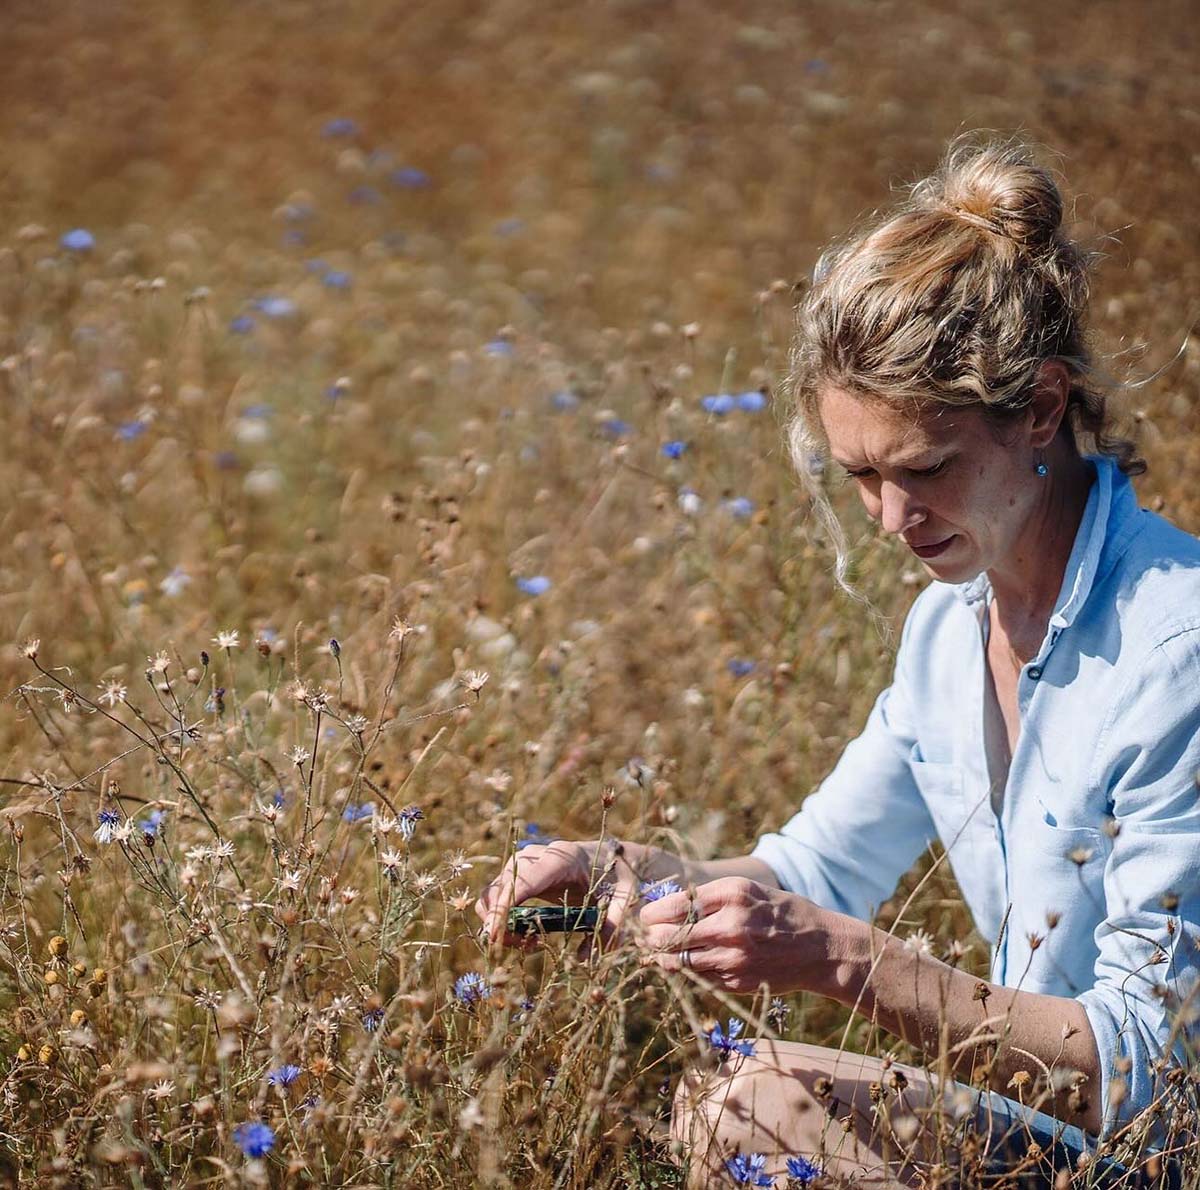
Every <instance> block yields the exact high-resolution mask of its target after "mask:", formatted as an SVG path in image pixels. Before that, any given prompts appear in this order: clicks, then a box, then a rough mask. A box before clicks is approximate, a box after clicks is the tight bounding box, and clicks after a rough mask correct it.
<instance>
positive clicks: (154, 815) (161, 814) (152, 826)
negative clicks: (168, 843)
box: [138, 810, 167, 838]
mask: <svg viewBox="0 0 1200 1190" xmlns="http://www.w3.org/2000/svg"><path fill="white" fill-rule="evenodd" d="M166 817H167V812H166V810H151V811H150V815H149V817H147V818H143V819H142V821H141V822H139V823H138V826H139V827H141V831H142V834H143V835H149V836H150V837H151V838H154V837H155V836H156V835H157V834H158V832H159V830H160V829H161V828H162V824H163V820H164V819H165V818H166Z"/></svg>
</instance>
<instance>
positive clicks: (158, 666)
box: [146, 652, 171, 674]
mask: <svg viewBox="0 0 1200 1190" xmlns="http://www.w3.org/2000/svg"><path fill="white" fill-rule="evenodd" d="M170 664H171V658H170V657H168V656H167V655H166V653H164V652H158V653H155V654H154V656H153V657H147V658H146V666H147V668H148V669H149V670H150V672H151V673H156V674H165V673H166V672H167V666H168V665H170Z"/></svg>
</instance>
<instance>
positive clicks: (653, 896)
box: [638, 880, 683, 901]
mask: <svg viewBox="0 0 1200 1190" xmlns="http://www.w3.org/2000/svg"><path fill="white" fill-rule="evenodd" d="M677 892H683V889H682V888H681V887H680V886H679V885H678V884H676V883H675V881H674V880H643V881H642V883H641V884H640V885H639V886H638V895H639V896H640V897H641V898H642V900H643V901H661V900H662V899H663V897H669V896H670V895H671V894H672V893H677Z"/></svg>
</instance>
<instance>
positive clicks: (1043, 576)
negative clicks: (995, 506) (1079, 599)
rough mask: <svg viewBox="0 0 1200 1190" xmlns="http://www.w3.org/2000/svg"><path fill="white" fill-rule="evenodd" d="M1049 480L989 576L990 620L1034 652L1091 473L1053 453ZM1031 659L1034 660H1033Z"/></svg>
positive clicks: (1071, 456) (1075, 459)
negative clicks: (1028, 644)
mask: <svg viewBox="0 0 1200 1190" xmlns="http://www.w3.org/2000/svg"><path fill="white" fill-rule="evenodd" d="M1047 461H1048V463H1049V466H1050V474H1049V476H1048V477H1047V479H1046V480H1044V481H1042V482H1044V483H1045V489H1044V491H1042V492H1041V494H1040V495H1039V497H1038V500H1037V503H1036V504H1035V505H1034V507H1033V509H1032V510H1031V513H1030V516H1029V518H1028V519H1027V521H1026V523H1025V526H1024V529H1023V530H1022V532H1021V535H1020V537H1019V538H1018V540H1017V543H1016V547H1015V548H1014V549H1013V551H1012V554H1011V555H1010V556H1009V558H1007V559H1006V560H1005V563H1004V565H1003V566H999V567H996V568H995V569H991V570H989V571H988V579H989V581H990V582H991V584H992V592H993V596H994V601H993V602H994V614H995V615H996V617H997V618H998V620H999V622H1000V624H1001V626H1002V627H1003V629H1004V630H1005V633H1006V635H1007V636H1008V637H1009V639H1010V640H1012V641H1014V642H1015V641H1033V645H1032V648H1033V651H1035V652H1036V650H1037V648H1038V646H1039V645H1040V643H1041V639H1042V637H1043V636H1044V635H1045V631H1046V625H1047V624H1048V623H1049V621H1050V615H1051V613H1052V612H1053V611H1054V604H1055V602H1056V600H1057V599H1058V595H1059V592H1060V591H1061V590H1062V583H1063V576H1064V575H1065V574H1066V570H1067V562H1068V560H1069V559H1070V557H1071V549H1072V547H1073V545H1074V544H1075V536H1076V534H1077V533H1078V532H1079V524H1080V522H1081V521H1082V520H1083V511H1084V509H1085V508H1086V507H1087V500H1088V491H1089V490H1090V488H1091V484H1092V468H1091V465H1090V464H1089V463H1087V462H1086V461H1085V460H1084V459H1083V458H1081V457H1080V456H1079V455H1078V454H1076V453H1075V452H1074V450H1071V451H1066V450H1063V451H1059V452H1055V457H1053V458H1051V459H1048V460H1047ZM1031 655H1032V654H1031Z"/></svg>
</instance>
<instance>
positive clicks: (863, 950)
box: [813, 909, 872, 1006]
mask: <svg viewBox="0 0 1200 1190" xmlns="http://www.w3.org/2000/svg"><path fill="white" fill-rule="evenodd" d="M821 919H822V924H823V926H824V931H825V938H824V955H825V961H824V962H823V963H820V964H819V965H818V969H819V971H820V976H819V978H820V980H821V982H822V984H823V986H821V987H816V988H814V989H813V990H814V991H817V992H820V993H821V994H822V995H825V996H828V997H829V998H830V999H831V1000H836V1001H837V1002H838V1003H839V1004H845V1005H847V1006H853V1005H854V1003H855V1002H856V1001H857V1000H858V998H859V995H860V993H861V992H862V989H863V985H864V984H865V983H866V982H867V980H868V979H869V978H870V973H871V962H872V955H871V933H872V927H871V926H870V924H868V923H867V922H864V921H859V920H858V918H856V917H848V916H847V915H846V914H844V913H835V912H834V911H833V910H830V909H823V910H822V911H821Z"/></svg>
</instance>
